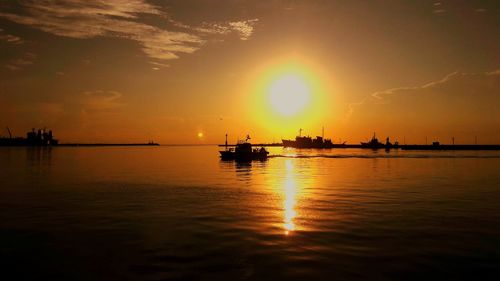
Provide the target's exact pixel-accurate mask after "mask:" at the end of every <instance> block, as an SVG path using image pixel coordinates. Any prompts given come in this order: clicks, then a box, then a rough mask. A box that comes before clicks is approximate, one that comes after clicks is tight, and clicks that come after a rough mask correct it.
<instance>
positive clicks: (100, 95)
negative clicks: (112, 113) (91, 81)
mask: <svg viewBox="0 0 500 281" xmlns="http://www.w3.org/2000/svg"><path fill="white" fill-rule="evenodd" d="M122 96H123V94H122V93H120V92H118V91H108V90H95V91H87V92H84V93H83V96H82V99H81V103H82V107H83V109H84V110H86V111H102V110H110V109H114V108H117V107H120V106H123V105H124V103H123V102H121V101H120V99H121V97H122Z"/></svg>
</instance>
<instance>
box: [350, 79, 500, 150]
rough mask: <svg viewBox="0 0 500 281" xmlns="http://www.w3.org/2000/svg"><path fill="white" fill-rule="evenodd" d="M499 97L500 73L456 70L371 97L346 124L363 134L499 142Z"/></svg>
mask: <svg viewBox="0 0 500 281" xmlns="http://www.w3.org/2000/svg"><path fill="white" fill-rule="evenodd" d="M498 93H500V70H494V71H491V72H484V73H465V72H453V73H450V74H448V75H446V76H445V77H443V78H442V79H439V80H436V81H432V82H430V83H426V84H423V85H419V86H414V87H399V88H392V89H387V90H383V91H378V92H375V93H372V94H370V95H367V96H366V97H365V98H364V99H362V100H361V101H359V102H355V103H351V104H349V105H348V108H347V114H346V118H345V121H347V122H346V124H349V127H350V128H357V129H358V130H373V129H376V130H377V131H383V132H386V133H388V134H400V135H401V134H406V136H408V134H414V135H415V136H416V135H418V134H420V135H422V134H428V135H429V136H433V137H435V138H442V139H445V138H446V137H449V136H450V135H451V134H453V135H455V136H457V137H458V136H460V138H461V139H462V140H464V141H469V142H470V138H471V136H472V137H473V136H474V134H476V135H478V136H480V137H481V139H482V140H485V141H489V142H498V141H499V140H500V139H499V138H500V136H498V134H497V132H498V128H499V126H500V111H498V104H499V103H500V96H499V95H498ZM495 134H496V135H495Z"/></svg>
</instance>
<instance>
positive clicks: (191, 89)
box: [0, 0, 500, 144]
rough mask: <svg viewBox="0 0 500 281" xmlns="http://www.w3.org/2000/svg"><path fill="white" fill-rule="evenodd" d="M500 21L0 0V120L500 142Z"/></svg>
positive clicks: (277, 135) (448, 7)
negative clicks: (290, 112)
mask: <svg viewBox="0 0 500 281" xmlns="http://www.w3.org/2000/svg"><path fill="white" fill-rule="evenodd" d="M499 23H500V12H499V5H498V4H497V3H495V1H449V2H448V1H441V2H436V1H398V2H396V1H377V3H375V2H369V3H366V2H364V1H277V0H276V1H274V0H273V1H229V0H227V1H217V2H216V3H214V2H213V1H201V0H199V1H195V0H188V1H146V0H114V1H106V4H103V3H100V2H92V1H83V0H68V1H59V2H57V3H53V2H47V1H21V2H19V3H16V1H9V2H7V3H4V2H3V3H1V4H0V49H1V52H0V65H1V69H0V73H1V78H0V121H1V122H0V125H1V126H2V127H5V126H9V127H10V128H11V129H12V130H13V132H14V134H15V135H24V132H25V131H27V130H29V129H31V128H32V127H48V128H51V129H53V130H54V132H55V135H56V137H57V138H59V139H60V140H61V142H146V141H149V140H155V141H157V142H160V143H162V144H174V143H175V144H180V143H189V144H197V143H200V144H201V143H222V142H223V141H224V134H225V133H228V134H229V138H230V141H231V142H234V141H236V140H237V138H244V136H246V135H247V134H250V135H251V136H252V139H253V140H254V141H255V142H260V141H266V142H270V141H273V140H274V141H280V139H281V138H293V137H294V136H295V135H296V134H297V133H298V130H299V128H302V129H304V133H305V134H309V135H311V136H315V135H320V134H321V127H322V126H324V127H325V135H326V136H327V137H331V138H333V140H334V142H338V141H339V139H341V140H342V141H348V142H350V143H356V142H359V141H361V140H365V139H368V138H370V137H371V135H372V133H373V132H374V131H375V132H377V134H378V135H379V136H380V137H381V138H385V137H386V136H390V137H391V139H398V140H399V141H400V142H403V139H405V140H406V143H423V142H425V138H426V137H427V138H428V140H429V141H431V140H440V141H441V142H442V143H447V142H451V137H455V140H456V143H472V142H474V138H475V136H477V137H478V140H479V143H500V130H498V128H500V113H499V112H500V111H498V110H497V109H496V107H497V105H498V104H499V101H500V95H499V93H500V57H499V53H498V50H499V49H500V38H499V37H498V36H497V33H498V26H499ZM283 77H285V78H283ZM286 77H294V78H290V79H289V78H286ZM277 81H278V82H277ZM279 81H282V82H279ZM283 81H285V82H283ZM276 83H278V84H277V85H278V86H276ZM302 88H304V89H305V90H300V89H302ZM276 89H277V90H276ZM297 89H299V90H297ZM273 91H275V94H271V92H273ZM301 91H305V92H307V93H305V94H304V93H303V92H301ZM294 93H295V96H293V95H294ZM273 95H274V96H273ZM270 96H273V97H274V98H271V97H270ZM294 99H298V100H300V101H301V102H300V104H298V105H297V103H294ZM280 100H283V104H281V103H280V102H279V101H280ZM276 103H277V104H276ZM302 104H303V105H302ZM290 108H291V109H290ZM292 109H293V110H292ZM295 109H296V110H295ZM289 111H294V113H293V114H291V115H287V114H289ZM295 111H296V112H295ZM280 112H281V113H280ZM285 115H287V116H285ZM200 133H201V134H200ZM6 134H7V132H6V130H3V129H2V130H0V135H4V136H5V135H6Z"/></svg>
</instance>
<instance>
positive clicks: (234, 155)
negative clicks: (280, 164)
mask: <svg viewBox="0 0 500 281" xmlns="http://www.w3.org/2000/svg"><path fill="white" fill-rule="evenodd" d="M248 140H250V136H249V135H247V137H246V139H245V141H238V143H237V144H236V147H234V148H228V144H227V134H226V145H225V147H226V149H225V150H223V151H219V153H220V158H221V159H222V160H235V161H237V162H251V161H252V160H261V161H262V160H266V159H267V156H268V154H269V152H268V151H267V150H266V149H265V148H264V147H261V148H260V149H256V148H255V149H254V148H252V144H251V143H250V142H248Z"/></svg>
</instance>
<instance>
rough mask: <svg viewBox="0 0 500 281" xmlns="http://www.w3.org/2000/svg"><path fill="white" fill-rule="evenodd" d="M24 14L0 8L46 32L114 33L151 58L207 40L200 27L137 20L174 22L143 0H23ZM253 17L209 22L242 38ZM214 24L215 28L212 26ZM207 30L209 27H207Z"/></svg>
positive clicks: (68, 34)
mask: <svg viewBox="0 0 500 281" xmlns="http://www.w3.org/2000/svg"><path fill="white" fill-rule="evenodd" d="M21 6H22V7H23V8H24V13H23V14H16V13H12V12H10V13H9V12H0V17H2V18H5V19H7V20H10V21H13V22H15V23H18V24H22V25H27V26H30V27H33V28H36V29H39V30H42V31H45V32H47V33H51V34H54V35H58V36H63V37H70V38H79V39H86V38H95V37H117V38H125V39H129V40H134V41H136V42H138V43H139V44H140V45H141V46H142V50H143V52H144V53H145V54H146V55H147V56H149V57H150V58H152V59H156V60H171V59H176V58H178V57H179V54H181V53H187V54H190V53H193V52H195V51H197V50H198V49H199V48H201V46H203V45H204V44H205V42H206V39H204V38H202V37H201V36H200V34H199V32H200V31H202V30H201V29H200V28H191V27H189V26H187V25H184V24H182V23H177V24H175V26H176V27H177V29H179V27H180V29H181V30H182V29H184V31H170V30H166V29H164V28H159V27H156V26H153V25H150V24H147V23H144V22H141V21H140V16H143V15H149V16H158V17H162V18H163V19H166V20H167V22H171V23H172V22H173V21H172V20H171V19H169V18H168V16H167V14H166V13H164V12H163V11H161V10H160V8H159V7H158V6H155V5H152V4H148V3H146V2H145V1H144V0H108V1H88V0H64V1H50V0H37V1H34V0H32V1H23V2H21ZM255 21H256V20H248V21H236V22H230V23H228V27H225V26H221V27H220V28H218V27H217V26H216V25H212V26H211V27H212V31H214V30H219V31H220V33H223V34H226V33H227V30H234V31H236V32H238V33H239V34H240V38H241V39H242V40H247V39H248V38H249V37H250V35H251V34H252V32H253V24H254V23H255ZM214 28H215V29H214ZM207 30H208V29H207Z"/></svg>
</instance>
